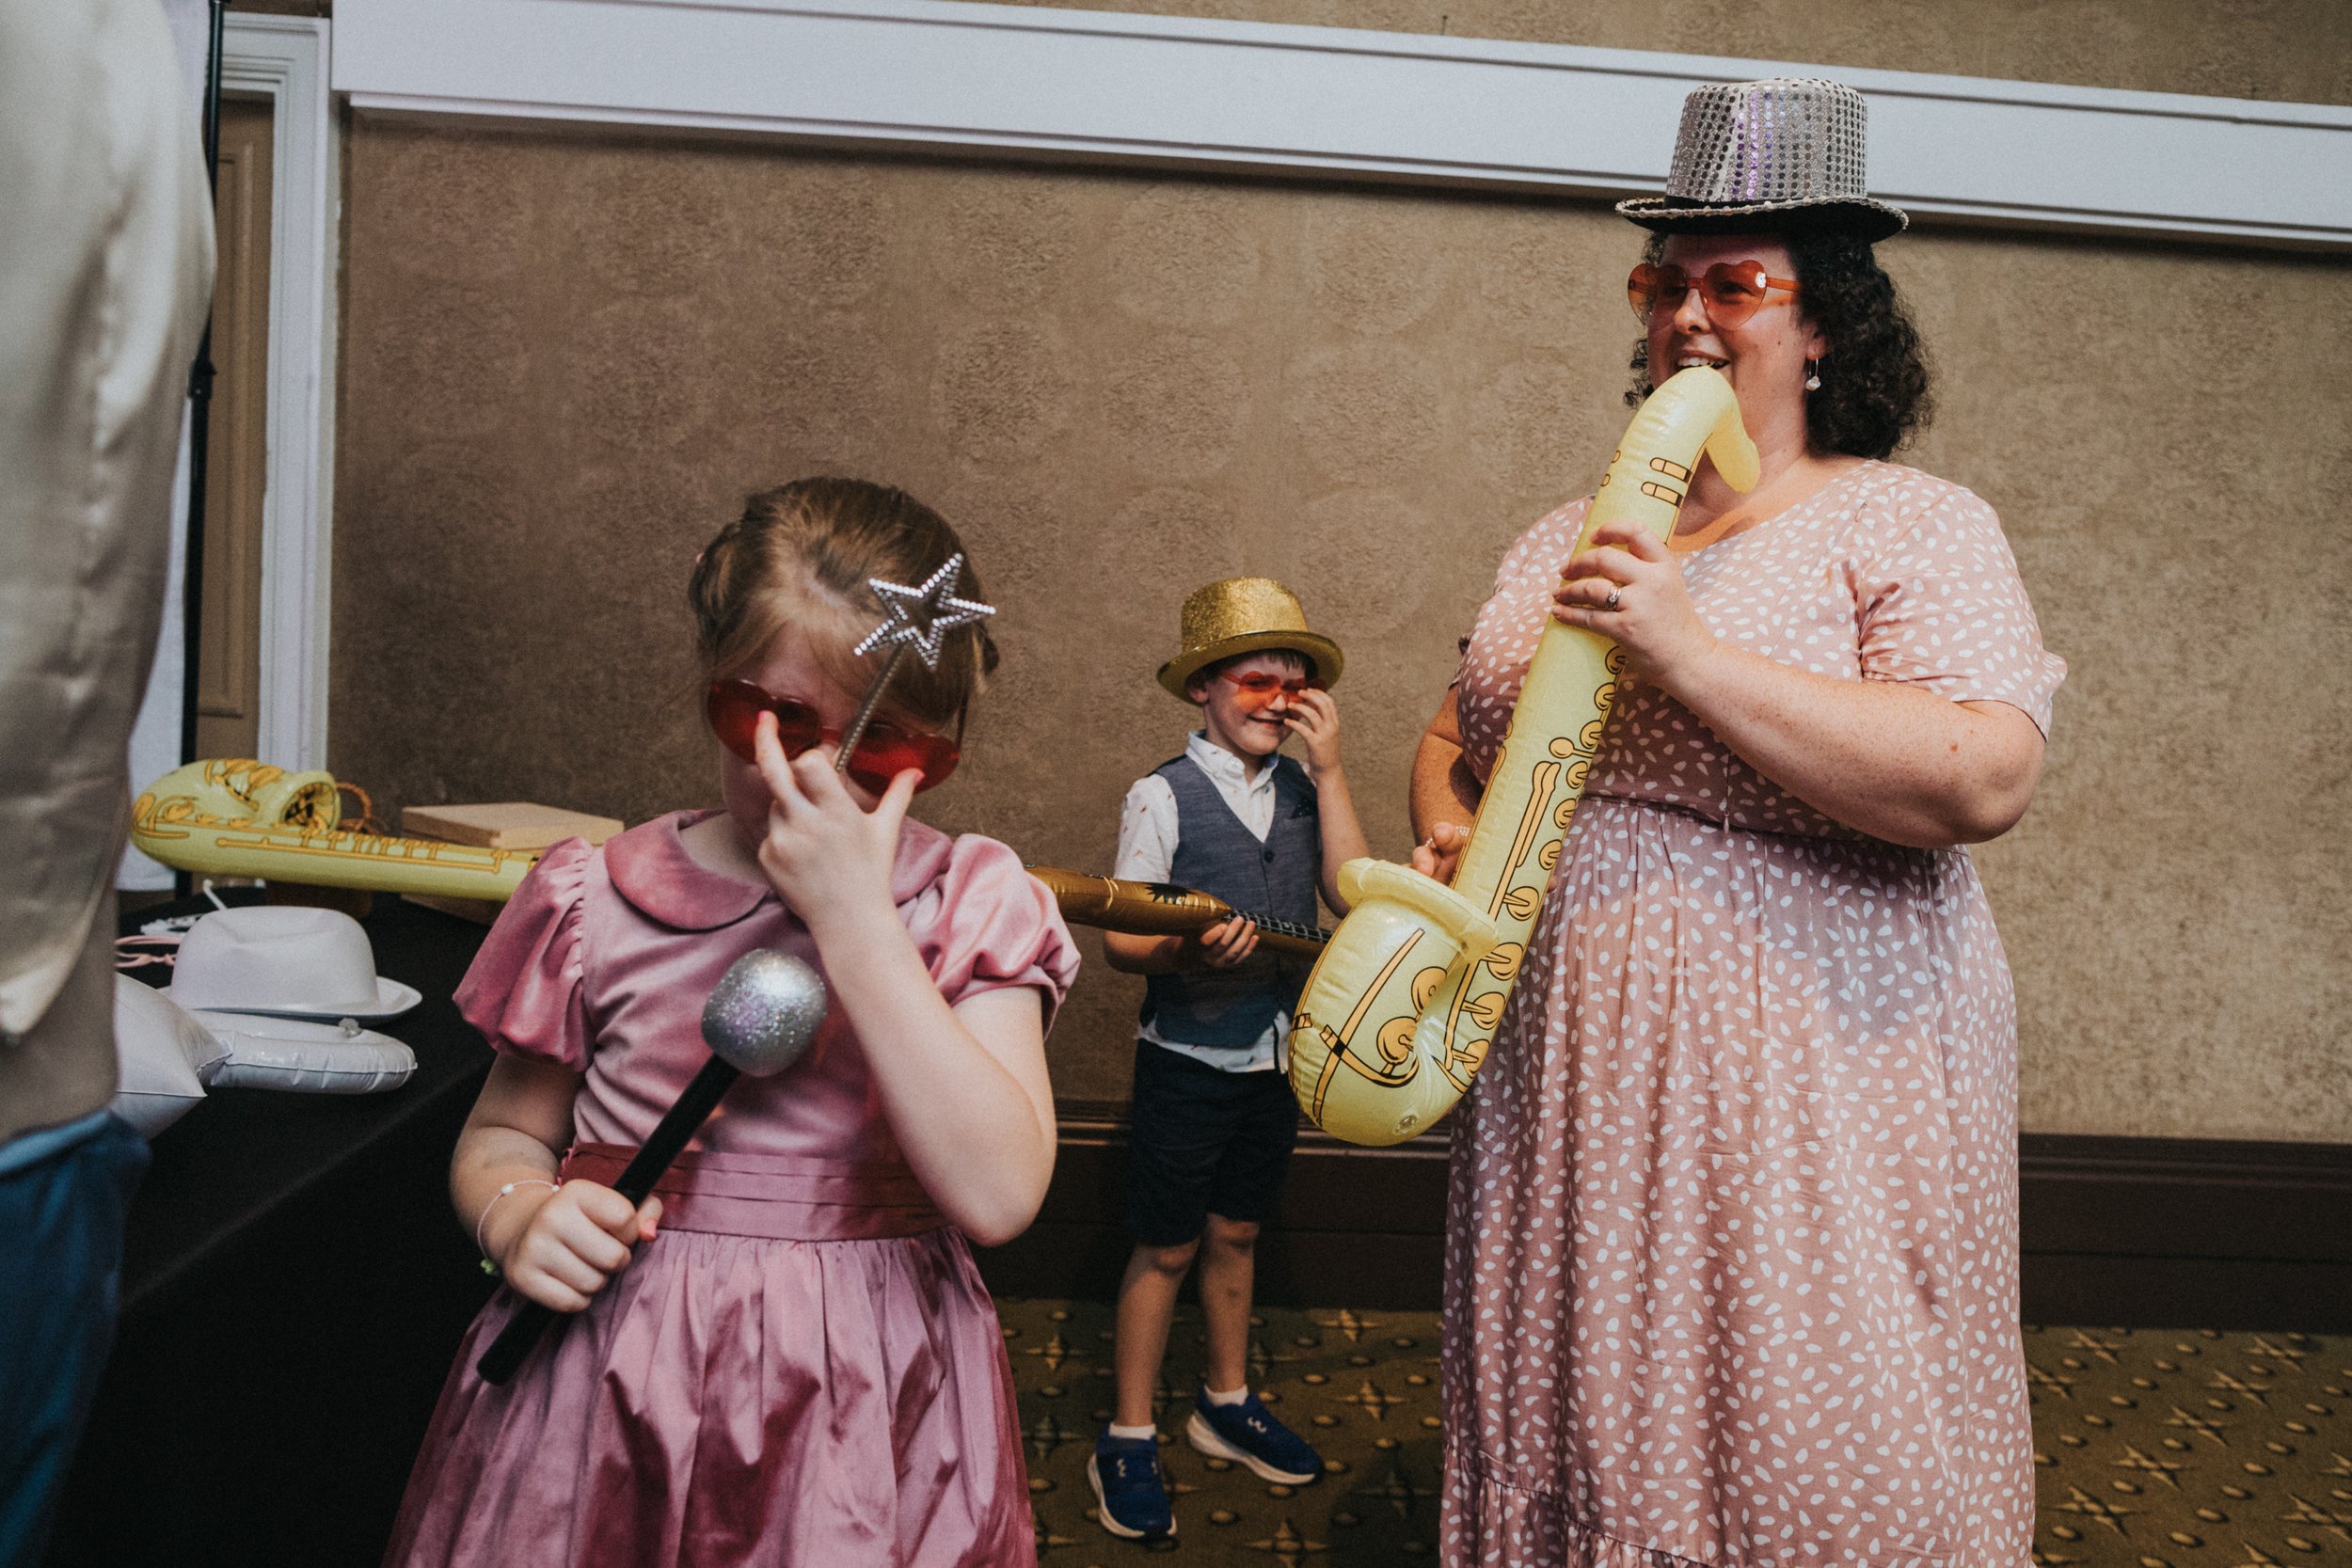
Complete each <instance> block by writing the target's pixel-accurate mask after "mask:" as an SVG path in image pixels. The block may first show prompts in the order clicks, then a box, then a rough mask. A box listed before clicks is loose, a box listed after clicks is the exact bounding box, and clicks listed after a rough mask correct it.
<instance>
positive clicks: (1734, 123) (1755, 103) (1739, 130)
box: [1617, 76, 1911, 242]
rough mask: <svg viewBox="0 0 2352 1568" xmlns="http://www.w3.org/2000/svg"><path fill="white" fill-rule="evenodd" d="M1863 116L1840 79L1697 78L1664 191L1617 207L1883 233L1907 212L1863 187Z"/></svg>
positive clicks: (1755, 227)
mask: <svg viewBox="0 0 2352 1568" xmlns="http://www.w3.org/2000/svg"><path fill="white" fill-rule="evenodd" d="M1868 116H1869V111H1868V108H1867V105H1865V104H1864V103H1863V101H1862V95H1861V94H1860V93H1858V92H1856V91H1854V89H1853V88H1851V87H1848V86H1846V85H1845V84H1844V83H1843V82H1826V81H1821V80H1820V79H1818V78H1814V77H1796V76H1774V77H1771V78H1768V79H1767V80H1764V81H1761V82H1728V83H1724V84H1722V85H1720V86H1717V87H1700V88H1698V89H1697V90H1696V91H1694V92H1692V94H1691V95H1690V96H1689V97H1688V98H1685V99H1684V100H1683V101H1682V126H1681V129H1680V130H1679V131H1677V133H1676V135H1675V157H1674V166H1673V168H1672V169H1670V170H1669V171H1668V172H1667V175H1666V194H1665V195H1663V196H1645V197H1636V198H1633V199H1632V200H1630V201H1620V202H1618V203H1617V211H1618V212H1620V213H1622V214H1625V215H1626V216H1627V217H1629V218H1631V219H1632V220H1633V221H1634V222H1635V223H1638V224H1640V225H1641V226H1642V227H1643V228H1645V229H1654V230H1664V231H1666V232H1669V233H1683V234H1738V233H1754V232H1757V231H1759V230H1762V231H1771V232H1774V233H1788V232H1790V231H1793V230H1846V231H1847V232H1850V233H1852V234H1855V235H1857V236H1859V237H1860V238H1862V239H1864V240H1867V241H1871V242H1876V241H1879V240H1883V239H1885V238H1886V237H1887V236H1888V235H1890V234H1894V233H1899V232H1900V231H1901V230H1902V229H1903V227H1904V226H1905V225H1906V224H1908V223H1909V222H1910V221H1911V220H1910V218H1908V217H1907V216H1905V215H1904V214H1903V212H1902V210H1901V209H1900V208H1899V207H1891V206H1889V205H1887V204H1886V203H1885V202H1883V201H1873V200H1872V199H1870V198H1869V197H1868V196H1867V195H1865V194H1864V192H1863V166H1864V152H1863V132H1864V129H1865V126H1866V124H1867V119H1868Z"/></svg>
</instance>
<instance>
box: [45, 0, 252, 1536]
mask: <svg viewBox="0 0 2352 1568" xmlns="http://www.w3.org/2000/svg"><path fill="white" fill-rule="evenodd" d="M212 292H213V214H212V203H211V201H210V199H209V198H207V196H206V193H205V184H204V150H203V146H202V141H201V135H200V122H199V116H198V114H197V109H196V105H195V103H192V102H191V101H190V99H189V95H188V93H187V90H186V89H185V87H183V78H182V75H181V69H180V63H179V60H178V58H177V56H176V55H175V53H174V51H173V48H172V41H171V31H170V28H169V26H168V25H167V23H166V21H165V19H164V15H163V11H162V9H161V8H159V7H158V6H157V5H156V4H155V0H42V3H41V4H39V5H8V6H0V847H5V850H6V856H7V860H6V866H5V869H0V1568H16V1565H17V1564H20V1563H27V1564H29V1563H32V1562H35V1561H38V1560H40V1556H41V1552H42V1549H43V1542H44V1540H45V1539H46V1537H47V1536H48V1533H49V1529H50V1523H51V1519H52V1516H53V1513H54V1511H55V1507H56V1494H57V1487H58V1483H59V1482H60V1481H62V1480H63V1479H64V1476H65V1473H66V1467H67V1465H68V1463H69V1462H70V1461H71V1459H72V1453H73V1449H74V1447H75V1445H76V1443H77V1442H78V1441H79V1439H80V1434H81V1431H82V1426H83V1422H84V1420H85V1418H86V1417H87V1413H88V1408H89V1401H90V1397H91V1395H92V1393H93V1392H94V1391H95V1390H96V1387H97V1384H98V1379H99V1373H100V1372H101V1370H103V1367H104V1365H105V1361H106V1355H107V1352H108V1350H109V1348H110V1347H111V1344H112V1341H113V1338H114V1322H115V1307H116V1299H117V1291H118V1288H119V1279H120V1272H121V1263H122V1225H123V1214H124V1211H125V1209H126V1208H127V1206H128V1204H129V1201H130V1196H131V1192H132V1190H133V1188H134V1186H135V1184H136V1182H137V1180H138V1179H139V1175H140V1173H141V1172H142V1171H143V1170H145V1169H146V1166H147V1147H146V1145H144V1144H142V1143H141V1142H140V1141H139V1137H138V1134H137V1133H136V1132H133V1131H132V1130H131V1128H130V1126H129V1124H128V1123H126V1122H124V1121H123V1120H122V1119H121V1118H119V1117H116V1116H115V1115H113V1114H112V1113H111V1112H110V1111H108V1110H107V1108H106V1102H107V1101H109V1100H110V1099H111V1098H113V1095H114V1092H115V1086H116V1067H115V1061H116V1057H115V1038H114V965H113V961H112V958H113V943H114V934H115V932H114V927H115V898H114V882H115V867H116V865H117V864H118V863H119V862H120V861H121V858H122V835H123V828H124V826H125V824H126V823H127V822H128V821H129V818H130V810H129V807H130V799H131V781H130V777H129V772H130V770H129V768H128V766H127V763H126V752H127V748H128V745H129V741H130V736H131V726H132V721H133V720H134V718H135V716H136V714H137V712H138V705H139V697H140V694H141V692H142V691H143V690H144V689H145V687H146V684H147V678H148V672H149V667H150V666H151V664H152V663H153V662H154V657H155V641H156V634H157V631H158V628H159V627H160V626H161V623H162V619H163V610H164V593H165V582H166V576H167V566H168V559H169V556H170V541H171V489H172V474H173V467H174V458H175V456H176V454H177V452H178V450H179V436H180V420H181V412H182V410H183V407H184V406H185V402H186V396H187V386H188V364H189V361H190V360H191V359H193V358H194V357H195V355H196V344H197V339H198V336H199V333H201V332H202V330H203V327H204V311H205V305H206V302H207V301H208V300H209V299H210V298H211V297H212Z"/></svg>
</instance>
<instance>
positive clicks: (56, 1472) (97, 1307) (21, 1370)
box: [0, 1111, 147, 1568]
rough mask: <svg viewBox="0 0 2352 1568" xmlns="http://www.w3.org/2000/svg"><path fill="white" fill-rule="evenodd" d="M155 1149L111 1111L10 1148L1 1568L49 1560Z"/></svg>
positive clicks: (1, 1292) (1, 1265)
mask: <svg viewBox="0 0 2352 1568" xmlns="http://www.w3.org/2000/svg"><path fill="white" fill-rule="evenodd" d="M146 1169H147V1145H146V1144H145V1143H144V1142H143V1141H141V1139H140V1137H139V1135H138V1134H137V1133H136V1132H133V1131H132V1130H131V1126H130V1124H129V1123H128V1122H125V1121H123V1120H122V1119H121V1118H120V1117H117V1116H115V1115H114V1114H113V1113H112V1112H109V1111H100V1112H97V1113H95V1114H93V1115H90V1116H87V1117H81V1118H80V1119H79V1120H76V1121H72V1122H68V1123H66V1124H65V1125H64V1126H62V1127H49V1128H43V1129H41V1130H40V1131H38V1132H26V1133H23V1134H21V1135H20V1136H18V1137H16V1138H13V1139H11V1140H9V1141H8V1143H7V1144H6V1145H0V1568H30V1565H31V1564H32V1563H34V1562H36V1561H38V1560H40V1555H41V1550H42V1547H43V1546H44V1545H45V1544H46V1543H47V1539H48V1535H49V1524H50V1518H51V1515H52V1513H54V1511H55V1509H56V1500H57V1489H58V1487H59V1486H60V1485H61V1484H62V1483H63V1482H64V1481H65V1475H66V1470H67V1468H68V1467H69V1466H70V1465H72V1460H73V1449H74V1445H75V1444H76V1443H77V1442H79V1441H80V1440H81V1435H82V1424H83V1422H84V1420H86V1419H87V1417H88V1415H89V1406H90V1399H91V1396H93V1395H94V1394H95V1393H96V1392H97V1391H98V1377H99V1374H100V1373H101V1372H103V1370H105V1367H106V1353H107V1351H108V1350H109V1349H111V1348H112V1346H113V1344H114V1333H115V1307H116V1305H117V1302H118V1298H119V1295H120V1291H121V1284H122V1216H123V1212H124V1211H125V1210H127V1209H128V1208H129V1207H130V1206H131V1194H132V1192H133V1191H134V1190H135V1189H136V1188H137V1186H138V1184H139V1177H140V1176H141V1175H142V1174H143V1173H144V1172H145V1171H146Z"/></svg>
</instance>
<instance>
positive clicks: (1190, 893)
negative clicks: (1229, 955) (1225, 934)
mask: <svg viewBox="0 0 2352 1568" xmlns="http://www.w3.org/2000/svg"><path fill="white" fill-rule="evenodd" d="M1029 875H1030V876H1032V877H1035V878H1036V879H1038V880H1039V881H1041V882H1043V883H1044V884H1045V886H1046V889H1047V891H1049V892H1051V893H1052V894H1053V895H1054V901H1055V902H1056V903H1057V904H1059V905H1060V906H1061V914H1062V918H1063V919H1064V920H1071V921H1075V922H1076V923H1077V924H1079V925H1081V926H1094V927H1100V928H1101V929H1103V930H1105V931H1125V932H1127V933H1129V934H1130V935H1134V936H1142V937H1158V936H1190V935H1191V934H1192V933H1193V932H1195V931H1205V930H1207V929H1208V928H1209V927H1212V926H1214V925H1216V923H1217V922H1218V921H1220V920H1224V919H1226V918H1228V917H1229V916H1231V915H1233V914H1241V915H1243V916H1244V917H1245V918H1246V919H1248V921H1249V922H1250V923H1251V924H1252V925H1254V926H1256V927H1258V945H1259V946H1260V947H1261V948H1263V949H1264V950H1265V951H1266V952H1268V953H1287V954H1289V955H1290V956H1291V957H1293V958H1319V957H1321V956H1322V953H1323V944H1324V942H1326V941H1327V940H1328V938H1329V935H1330V933H1328V932H1327V931H1326V930H1324V929H1323V927H1320V926H1301V925H1299V924H1297V923H1296V922H1295V921H1289V920H1276V919H1274V918H1272V917H1271V916H1269V915H1263V914H1250V913H1249V912H1248V911H1246V910H1240V911H1237V910H1235V909H1234V908H1233V906H1232V905H1231V904H1229V903H1227V902H1226V901H1225V900H1224V899H1222V898H1219V897H1217V896H1216V895H1215V894H1213V893H1202V892H1200V890H1199V889H1197V888H1188V887H1178V886H1177V885H1176V884H1175V883H1174V882H1130V881H1124V880H1122V879H1120V878H1117V877H1089V876H1088V875H1087V874H1086V873H1085V872H1083V871H1064V870H1062V869H1061V868H1060V867H1058V866H1053V865H1033V866H1030V867H1029Z"/></svg>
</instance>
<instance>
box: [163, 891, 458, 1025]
mask: <svg viewBox="0 0 2352 1568" xmlns="http://www.w3.org/2000/svg"><path fill="white" fill-rule="evenodd" d="M171 999H172V1000H173V1001H174V1002H177V1003H178V1004H179V1005H180V1006H183V1007H208V1008H212V1009H215V1010H216V1011H222V1012H238V1013H265V1014H268V1015H270V1016H272V1017H275V1018H318V1019H328V1020H333V1019H343V1018H349V1019H358V1020H360V1021H362V1022H381V1021H383V1020H385V1019H390V1018H397V1017H399V1016H400V1015H401V1014H402V1013H405V1012H406V1011H407V1010H408V1009H409V1008H411V1007H413V1006H416V1005H417V1004H418V1003H419V1002H421V1001H422V1000H423V995H422V993H421V992H420V991H419V990H417V989H416V988H415V987H414V986H404V985H402V984H401V983H400V982H399V981H398V980H387V979H385V978H384V977H383V976H381V975H379V974H376V972H375V949H374V948H373V947H372V946H370V945H369V943H368V934H367V932H365V931H363V930H361V929H360V928H359V923H358V921H356V920H354V919H352V918H351V916H349V915H347V914H342V913H340V912H338V911H334V910H314V909H305V908H302V907H300V906H296V905H291V904H257V905H253V906H250V907H248V908H244V909H233V910H221V911H217V912H215V913H213V914H208V915H206V916H205V917H204V918H203V919H201V920H199V921H198V922H197V923H196V924H195V925H194V926H193V927H189V929H188V934H187V935H186V936H185V937H183V938H182V939H181V942H180V953H179V957H178V958H177V960H176V961H175V962H174V963H173V965H172V971H171Z"/></svg>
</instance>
